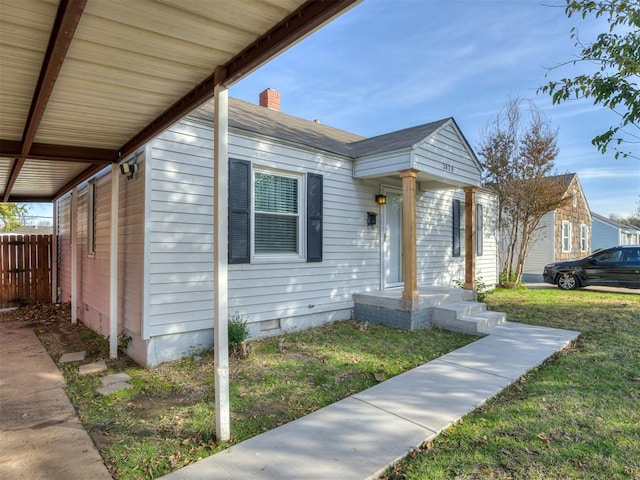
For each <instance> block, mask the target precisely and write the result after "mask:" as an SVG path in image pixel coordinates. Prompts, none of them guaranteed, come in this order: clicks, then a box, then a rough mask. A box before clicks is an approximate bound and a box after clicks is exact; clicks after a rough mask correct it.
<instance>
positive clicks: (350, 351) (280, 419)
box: [38, 316, 476, 480]
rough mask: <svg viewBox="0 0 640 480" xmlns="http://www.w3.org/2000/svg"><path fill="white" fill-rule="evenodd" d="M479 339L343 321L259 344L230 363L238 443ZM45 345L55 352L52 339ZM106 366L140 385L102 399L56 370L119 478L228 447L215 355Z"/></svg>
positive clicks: (146, 474) (86, 383)
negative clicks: (219, 430)
mask: <svg viewBox="0 0 640 480" xmlns="http://www.w3.org/2000/svg"><path fill="white" fill-rule="evenodd" d="M67 318H68V316H63V322H67V326H66V330H67V331H73V332H77V334H79V335H80V336H89V337H91V338H95V337H96V335H95V334H92V333H90V332H89V333H87V331H86V329H83V327H82V326H81V325H80V324H78V325H77V328H72V327H71V326H69V325H68V320H67ZM38 330H39V334H40V335H41V338H42V339H45V338H53V333H52V332H48V331H47V330H48V329H47V328H46V327H42V328H41V329H38ZM55 338H58V336H56V337H55ZM475 339H476V337H473V336H470V335H462V334H456V333H451V332H444V331H441V330H422V331H419V332H412V333H409V332H403V331H398V330H393V329H390V328H386V327H383V326H376V325H362V324H358V323H356V322H340V323H335V324H333V325H326V326H324V327H321V328H316V329H312V330H308V331H304V332H299V333H295V334H290V335H285V336H282V337H276V338H270V339H264V340H260V341H256V342H253V343H252V344H251V346H252V351H251V354H250V356H249V358H247V359H238V358H231V359H230V402H231V430H232V436H233V438H232V442H231V443H233V442H238V441H242V440H245V439H247V438H249V437H252V436H255V435H257V434H259V433H262V432H264V431H266V430H269V429H272V428H275V427H277V426H278V425H282V424H283V423H286V422H289V421H291V420H294V419H296V418H299V417H302V416H304V415H306V414H308V413H311V412H313V411H315V410H318V409H320V408H322V407H324V406H326V405H329V404H331V403H335V402H336V401H338V400H341V399H342V398H345V397H348V396H350V395H352V394H354V393H357V392H359V391H362V390H364V389H366V388H368V387H371V386H373V385H375V384H376V383H378V382H380V381H383V380H384V379H386V378H389V377H392V376H394V375H397V374H399V373H402V372H404V371H407V370H409V369H411V368H413V367H416V366H418V365H420V364H423V363H425V362H428V361H430V360H433V359H435V358H437V357H439V356H441V355H444V354H445V353H447V352H450V351H452V350H455V349H457V348H460V347H461V346H463V345H466V344H467V343H470V342H472V341H474V340H475ZM43 343H44V344H45V346H47V347H48V348H51V345H52V342H50V341H43ZM103 343H104V342H103ZM76 345H77V344H76ZM74 348H75V349H76V350H77V348H78V347H77V346H76V347H74ZM88 354H89V355H88V356H89V357H91V358H95V357H96V356H104V351H103V349H102V348H101V347H100V345H97V351H96V352H88ZM52 356H53V357H54V358H57V357H58V356H59V355H55V354H54V355H52ZM107 363H108V364H109V365H110V367H112V368H110V370H111V371H113V372H115V371H122V370H123V369H124V370H125V371H126V372H127V373H128V374H129V375H130V376H131V377H132V380H131V383H132V384H133V388H131V389H128V390H124V391H122V392H120V393H117V394H115V395H110V396H108V397H101V396H99V395H97V394H96V393H95V389H96V388H97V387H99V382H100V376H90V377H80V376H79V375H78V373H77V365H75V364H62V365H59V368H60V369H61V371H62V372H63V373H64V375H65V378H66V379H67V392H68V394H69V397H70V398H71V401H72V403H73V404H74V406H75V407H76V410H77V411H78V413H79V415H80V418H81V419H82V422H83V425H84V427H85V428H86V429H87V431H88V432H89V434H90V435H91V437H92V438H93V439H94V441H95V443H96V445H97V446H98V449H99V450H100V453H101V455H102V457H103V459H104V460H105V464H106V465H107V467H108V468H109V470H110V472H111V474H112V475H113V477H114V478H115V479H118V480H123V479H127V480H133V479H153V478H156V477H159V476H161V475H163V474H165V473H168V472H170V471H172V470H175V469H177V468H180V467H182V466H184V465H187V464H189V463H191V462H194V461H196V460H198V459H200V458H203V457H206V456H208V455H211V454H213V453H215V452H217V451H219V450H221V449H223V448H226V447H227V446H228V444H218V443H217V442H216V441H215V435H214V430H215V428H214V427H215V402H214V378H213V372H214V365H213V359H212V356H211V354H210V353H207V352H204V353H202V354H201V355H199V356H196V357H194V358H187V359H184V360H181V361H176V362H171V363H167V364H163V365H161V366H159V367H157V368H152V369H144V368H140V367H136V366H133V365H131V364H130V365H129V366H126V367H124V368H123V364H122V360H120V361H118V362H116V363H112V362H111V361H108V362H107Z"/></svg>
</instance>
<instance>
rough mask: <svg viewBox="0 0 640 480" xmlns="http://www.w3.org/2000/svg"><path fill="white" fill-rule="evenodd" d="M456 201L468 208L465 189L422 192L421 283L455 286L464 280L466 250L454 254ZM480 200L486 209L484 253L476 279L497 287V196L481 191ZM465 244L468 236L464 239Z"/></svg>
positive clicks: (419, 215) (419, 222)
mask: <svg viewBox="0 0 640 480" xmlns="http://www.w3.org/2000/svg"><path fill="white" fill-rule="evenodd" d="M453 200H460V201H461V202H462V205H463V207H462V208H464V200H465V195H464V192H463V191H462V190H461V189H448V190H435V191H429V192H420V193H419V194H418V202H417V212H416V213H417V248H418V269H417V270H418V284H419V285H437V286H451V285H452V284H453V282H454V281H459V282H464V264H465V257H464V250H463V252H462V254H461V255H460V256H459V257H454V256H453ZM476 203H478V204H481V205H482V206H483V210H484V229H483V231H484V235H483V239H484V242H483V254H482V255H481V256H477V257H476V280H482V282H483V283H485V284H487V285H490V286H491V287H493V286H495V285H496V283H497V282H498V278H497V263H496V249H497V227H496V222H497V218H496V215H497V198H496V196H495V195H494V194H492V193H490V192H487V191H479V192H478V193H477V196H476ZM460 242H461V244H464V238H461V239H460Z"/></svg>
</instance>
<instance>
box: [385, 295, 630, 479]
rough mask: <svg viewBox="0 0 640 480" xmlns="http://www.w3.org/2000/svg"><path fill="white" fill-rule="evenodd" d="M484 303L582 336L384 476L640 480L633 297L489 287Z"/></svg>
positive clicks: (514, 316) (520, 318) (523, 319)
mask: <svg viewBox="0 0 640 480" xmlns="http://www.w3.org/2000/svg"><path fill="white" fill-rule="evenodd" d="M486 301H487V303H488V304H489V306H490V308H491V309H493V310H498V311H505V312H507V313H508V316H509V319H510V320H513V321H520V322H525V323H530V324H536V325H545V326H549V327H556V328H566V329H571V330H578V331H580V332H582V335H581V337H580V338H579V339H578V341H577V342H576V343H575V344H574V345H573V346H572V347H571V348H569V349H568V350H566V351H564V352H562V353H560V354H558V355H556V356H555V357H553V358H552V359H551V360H549V361H548V362H546V363H545V364H544V365H543V366H542V367H540V368H539V369H536V370H535V371H533V372H530V373H529V374H528V375H527V376H526V377H525V378H523V379H522V380H521V381H519V382H518V383H516V384H514V385H513V386H512V387H510V388H508V389H507V390H505V391H504V392H503V393H502V394H501V395H499V396H497V397H496V398H494V399H493V400H491V401H489V402H488V403H487V404H486V405H485V406H484V407H483V408H482V409H480V410H478V411H476V412H474V413H472V414H470V415H468V416H466V417H465V418H464V419H463V422H461V423H459V424H457V425H455V426H453V427H451V428H450V429H448V430H447V431H446V432H444V433H443V434H442V435H440V436H439V437H437V438H436V439H435V441H434V442H432V443H429V444H427V445H425V446H424V448H423V449H421V450H419V451H416V452H413V453H412V454H411V455H409V457H408V458H407V459H405V460H404V461H402V462H400V463H399V464H398V465H396V466H395V468H393V469H392V470H391V471H389V472H388V473H387V475H386V476H385V477H384V478H386V479H388V480H400V479H403V480H404V479H407V480H408V479H429V480H435V479H481V478H482V479H484V478H490V479H574V478H579V479H594V480H595V479H598V480H600V479H636V480H637V479H640V295H624V294H604V293H598V292H594V291H572V292H562V291H560V290H555V289H554V290H515V291H506V290H497V291H495V292H493V293H491V294H489V295H488V297H487V299H486Z"/></svg>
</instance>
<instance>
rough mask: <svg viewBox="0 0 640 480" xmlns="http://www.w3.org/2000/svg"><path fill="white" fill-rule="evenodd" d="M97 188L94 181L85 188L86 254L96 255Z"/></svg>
mask: <svg viewBox="0 0 640 480" xmlns="http://www.w3.org/2000/svg"><path fill="white" fill-rule="evenodd" d="M97 190H98V189H97V188H96V182H95V180H92V181H90V182H89V185H88V187H87V253H88V254H89V255H94V254H95V253H96V209H97V203H98V202H97V201H96V200H97V198H98V197H97Z"/></svg>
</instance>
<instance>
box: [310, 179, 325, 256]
mask: <svg viewBox="0 0 640 480" xmlns="http://www.w3.org/2000/svg"><path fill="white" fill-rule="evenodd" d="M321 261H322V175H318V174H316V173H308V174H307V262H321Z"/></svg>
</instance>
